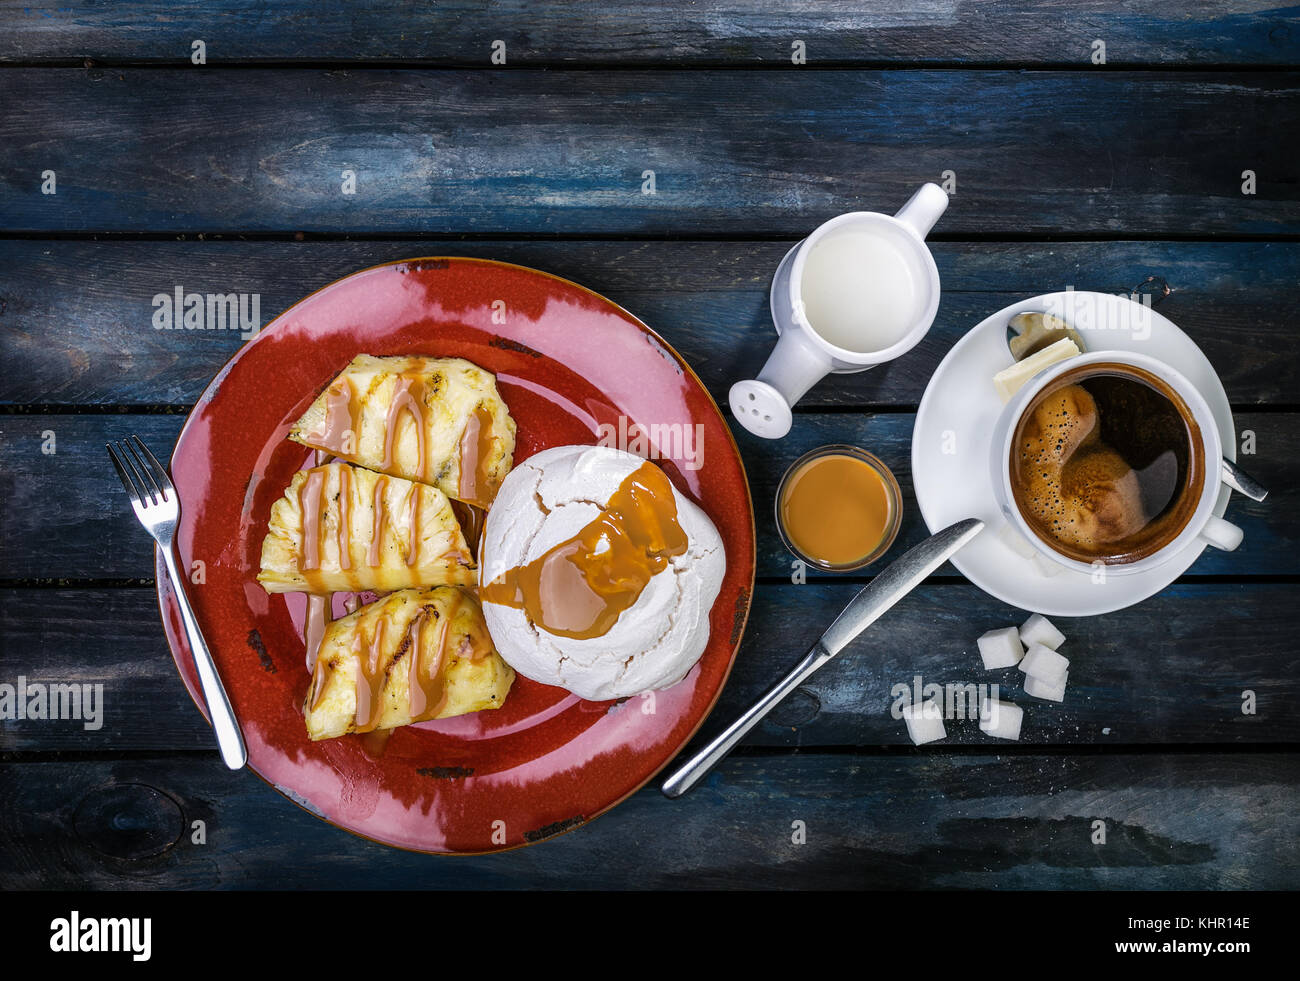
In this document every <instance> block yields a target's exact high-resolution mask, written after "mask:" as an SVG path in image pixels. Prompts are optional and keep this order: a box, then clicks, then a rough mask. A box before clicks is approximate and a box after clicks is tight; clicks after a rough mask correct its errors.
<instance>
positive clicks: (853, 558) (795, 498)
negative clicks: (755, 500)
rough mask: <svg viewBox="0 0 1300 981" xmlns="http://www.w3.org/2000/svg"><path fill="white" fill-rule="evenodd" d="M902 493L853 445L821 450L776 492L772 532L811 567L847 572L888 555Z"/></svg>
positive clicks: (876, 461) (793, 469)
mask: <svg viewBox="0 0 1300 981" xmlns="http://www.w3.org/2000/svg"><path fill="white" fill-rule="evenodd" d="M902 518H903V494H902V491H900V490H899V488H898V481H897V480H895V479H894V475H893V474H892V473H890V471H889V468H888V467H887V466H885V464H884V463H882V462H881V460H880V458H879V457H877V456H875V455H874V454H872V453H868V452H867V451H866V450H863V449H859V448H858V447H856V446H844V445H833V446H821V447H818V448H817V449H815V450H812V451H810V452H808V453H805V454H804V455H803V456H801V457H800V458H799V459H797V460H795V462H794V463H792V464H791V465H790V469H788V470H787V471H786V472H785V476H784V477H782V478H781V484H780V486H779V487H778V488H777V491H776V528H777V531H778V533H779V534H780V535H781V541H782V542H784V543H785V547H786V548H788V549H789V550H790V551H791V552H793V553H794V554H795V555H796V556H797V557H798V558H800V559H802V560H803V561H804V562H807V563H808V564H809V565H813V566H816V567H817V568H819V569H825V570H827V571H829V572H851V571H852V570H854V569H861V568H863V567H864V566H867V565H870V564H871V563H872V562H874V561H876V559H878V558H880V557H881V556H882V555H884V554H885V552H886V551H888V550H889V546H890V545H892V544H893V543H894V538H895V537H896V536H897V535H898V528H899V525H900V524H901V523H902Z"/></svg>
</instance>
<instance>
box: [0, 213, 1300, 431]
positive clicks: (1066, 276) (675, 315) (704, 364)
mask: <svg viewBox="0 0 1300 981" xmlns="http://www.w3.org/2000/svg"><path fill="white" fill-rule="evenodd" d="M953 207H954V208H956V207H959V205H958V204H954V205H953ZM801 230H804V229H801ZM790 244H791V243H790V242H789V241H780V242H756V241H736V242H672V243H668V242H613V243H611V242H519V241H499V242H497V241H494V242H465V241H455V240H436V241H418V242H328V243H325V242H274V241H271V242H238V241H222V242H211V241H203V242H199V241H185V242H140V241H107V242H85V241H62V240H43V241H42V240H34V241H27V240H10V241H0V362H3V363H6V364H22V365H23V370H22V371H21V372H10V373H7V374H6V375H5V377H3V378H2V379H0V402H3V403H8V404H15V403H16V404H43V405H50V404H54V405H73V404H94V405H102V404H110V405H159V404H168V405H177V406H188V405H191V404H192V403H193V402H194V401H195V400H196V399H197V398H198V396H199V393H200V392H202V390H203V388H204V387H205V386H206V385H207V383H208V381H209V380H210V379H211V378H212V376H213V375H214V374H216V372H217V371H218V370H219V369H220V367H221V366H222V364H224V363H225V361H226V359H227V358H229V357H230V356H231V355H232V354H233V353H234V352H235V350H236V349H237V348H238V347H239V345H240V344H241V343H242V341H241V339H240V336H239V333H238V332H236V331H232V330H224V331H222V330H211V331H188V332H186V331H160V330H155V329H154V328H153V326H152V325H151V318H152V316H153V313H154V307H153V305H152V300H153V297H154V296H156V295H157V294H159V293H165V294H167V295H169V296H170V295H171V294H172V293H173V292H174V290H175V289H176V287H177V286H181V287H183V288H184V289H185V290H186V291H193V292H200V293H249V294H252V295H255V296H257V297H258V310H259V313H260V317H261V322H262V323H269V322H270V321H271V319H272V318H274V317H275V316H276V315H277V314H279V313H280V312H282V311H283V310H285V309H287V308H288V307H289V306H291V305H292V304H293V303H295V302H297V301H298V300H299V299H301V298H302V297H303V296H305V295H307V294H308V293H310V292H312V291H313V290H315V289H318V288H320V287H321V286H324V285H326V284H327V283H329V282H331V281H333V280H334V279H337V278H339V277H341V276H345V275H347V274H348V273H350V272H353V271H355V270H357V269H361V268H365V267H367V266H370V265H375V264H377V263H380V262H386V261H393V260H397V259H401V258H410V257H412V256H416V255H469V256H477V257H482V258H497V259H502V260H506V261H510V262H516V263H519V264H522V265H528V266H533V267H535V268H539V269H543V270H546V271H547V272H552V273H555V274H556V275H560V276H564V277H566V278H569V279H573V280H574V281H576V282H580V283H583V284H584V285H586V286H589V287H591V288H592V289H595V290H597V291H598V292H601V293H604V294H605V295H607V296H609V297H610V299H612V300H614V301H615V302H618V303H620V304H622V305H623V306H625V307H626V308H627V309H629V310H631V311H632V312H633V313H634V314H636V315H637V316H638V317H640V318H641V319H642V320H644V321H645V322H646V323H648V324H649V325H650V326H651V327H653V328H654V329H655V330H657V331H659V333H661V334H662V335H663V336H664V337H665V338H666V339H667V340H668V341H669V343H671V344H672V345H673V346H674V347H676V348H677V350H678V351H679V352H680V353H681V354H682V356H683V357H684V358H685V359H686V360H687V362H688V363H690V364H691V365H692V367H694V369H695V370H696V372H697V373H699V375H700V376H701V378H702V379H703V381H704V383H705V384H706V385H707V386H708V388H709V390H710V391H711V392H712V393H713V395H714V398H716V399H717V400H718V401H719V403H720V404H725V401H726V393H727V389H728V388H729V387H730V386H731V384H732V383H733V382H735V381H736V380H738V379H739V378H742V377H752V375H753V374H755V373H757V372H758V370H759V369H760V368H761V367H762V364H763V361H764V360H765V359H766V357H767V354H768V352H769V351H770V350H771V346H772V344H773V343H774V342H775V333H774V331H773V329H772V325H771V317H770V314H769V309H768V297H767V292H768V287H769V284H770V279H771V276H772V273H773V271H774V270H775V268H776V265H777V263H778V262H779V261H780V259H781V256H782V255H784V253H785V251H786V250H787V249H788V248H789V247H790ZM933 250H934V253H935V257H936V261H937V263H938V266H939V273H940V277H941V280H942V282H943V288H944V294H943V298H942V300H941V302H940V306H939V313H938V317H937V319H936V321H935V323H934V326H933V327H932V328H931V330H930V333H929V335H928V336H927V337H926V338H925V339H924V340H923V341H922V342H921V344H920V345H919V346H918V347H917V348H916V349H914V350H912V351H910V352H908V354H907V355H906V356H904V357H903V358H900V359H899V360H897V361H895V362H893V363H891V364H890V365H888V366H887V367H884V368H878V369H875V370H873V371H868V372H863V373H861V374H856V375H836V376H831V377H829V378H827V379H825V380H824V381H822V382H821V383H820V384H818V385H817V386H816V387H814V388H813V390H812V391H811V392H810V393H809V394H808V396H807V397H806V398H805V399H804V401H803V402H802V403H800V404H801V406H802V407H807V408H817V407H825V406H836V407H844V406H855V407H856V406H915V405H916V404H917V403H918V402H919V401H920V398H921V394H922V392H924V390H925V386H926V384H927V382H928V381H929V378H930V375H931V374H932V372H933V371H934V368H935V366H936V365H937V364H938V363H939V361H940V359H941V358H942V357H943V356H944V355H945V354H946V353H947V352H948V350H949V348H950V347H951V346H952V344H953V343H954V342H955V341H956V340H957V339H958V338H959V337H961V336H962V335H963V334H964V333H965V332H966V331H967V330H969V329H970V328H971V327H972V326H974V325H975V324H977V323H979V322H980V321H981V320H983V319H984V318H985V317H987V316H988V315H989V314H991V313H993V312H995V311H996V310H998V309H999V308H1001V307H1003V306H1006V305H1007V304H1009V303H1012V302H1014V301H1016V300H1020V299H1023V298H1025V297H1026V296H1033V295H1035V294H1040V293H1049V292H1054V291H1057V290H1062V289H1065V288H1066V287H1068V286H1073V287H1075V288H1076V289H1080V290H1100V291H1102V292H1107V293H1122V292H1127V291H1129V290H1131V289H1132V288H1133V287H1134V286H1136V285H1137V284H1138V283H1140V282H1142V281H1143V280H1145V279H1146V278H1147V277H1148V276H1160V277H1162V278H1163V279H1165V280H1166V281H1167V282H1168V283H1169V285H1170V287H1171V289H1172V290H1173V292H1172V294H1171V295H1170V296H1169V298H1168V299H1166V300H1165V301H1164V302H1163V303H1161V304H1160V306H1159V309H1160V311H1161V312H1162V313H1164V314H1165V315H1166V316H1168V317H1169V318H1170V319H1172V320H1173V321H1174V322H1175V323H1177V324H1179V325H1180V326H1181V327H1182V328H1183V329H1184V330H1185V331H1187V333H1188V334H1189V335H1190V336H1191V337H1192V338H1193V339H1194V340H1195V341H1196V343H1197V344H1198V345H1200V347H1201V348H1202V350H1204V351H1205V352H1206V355H1207V357H1209V359H1210V361H1211V363H1212V364H1214V365H1215V367H1216V368H1217V369H1218V371H1219V373H1220V376H1221V378H1222V379H1223V383H1224V386H1225V388H1226V389H1227V391H1228V395H1229V398H1230V399H1231V400H1232V401H1233V403H1234V404H1237V405H1253V404H1266V403H1272V402H1283V403H1294V402H1295V393H1296V391H1297V390H1300V353H1297V351H1296V349H1295V345H1294V344H1293V343H1292V342H1291V338H1292V337H1293V336H1294V310H1293V302H1292V293H1293V290H1294V284H1295V283H1296V282H1298V281H1300V244H1295V243H1290V242H1259V243H1250V242H1073V243H1070V242H1052V243H1042V242H937V243H935V244H934V246H933Z"/></svg>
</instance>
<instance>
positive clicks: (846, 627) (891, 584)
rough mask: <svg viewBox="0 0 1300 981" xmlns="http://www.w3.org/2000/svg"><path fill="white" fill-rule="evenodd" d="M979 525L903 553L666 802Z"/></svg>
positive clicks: (685, 773)
mask: <svg viewBox="0 0 1300 981" xmlns="http://www.w3.org/2000/svg"><path fill="white" fill-rule="evenodd" d="M983 528H984V522H983V521H980V520H979V519H978V518H967V519H965V520H964V521H958V522H957V523H956V524H955V525H950V526H948V527H947V528H945V529H943V530H942V531H940V532H937V533H935V534H934V535H931V536H930V537H929V538H927V539H926V540H925V541H923V542H921V544H919V545H916V546H914V547H913V548H910V549H908V550H907V551H906V552H904V553H903V554H902V555H901V556H900V557H899V558H898V559H897V560H895V561H894V562H893V563H891V564H890V565H889V566H888V567H887V568H886V569H885V570H884V571H883V572H881V573H880V574H879V575H878V576H876V577H875V578H874V579H872V580H871V582H870V583H868V584H867V585H866V586H864V587H863V588H862V591H861V592H859V593H858V595H857V596H855V597H853V599H851V600H849V605H848V606H846V607H845V608H844V611H843V612H842V613H841V614H840V615H839V616H838V617H836V618H835V622H834V623H832V624H831V625H830V626H829V627H828V628H827V629H826V632H825V633H824V634H822V636H821V640H819V641H817V643H816V644H814V645H813V647H812V650H810V651H809V652H808V653H807V655H806V656H805V657H804V659H803V660H802V661H800V662H799V663H798V664H797V665H795V667H794V669H793V670H792V671H791V672H790V673H789V674H788V675H786V676H785V677H784V678H782V679H781V680H780V681H778V682H777V683H776V684H775V685H774V686H772V688H771V689H770V690H769V691H768V692H767V694H765V695H764V696H763V697H762V698H760V699H759V700H758V701H757V702H755V703H754V704H753V705H752V706H751V707H750V709H749V711H747V712H746V713H745V714H744V715H742V716H741V717H740V718H738V719H737V720H736V721H735V722H733V723H732V724H731V725H729V726H727V728H726V729H724V730H723V731H722V732H720V733H718V735H717V736H715V737H714V738H713V740H712V741H711V742H710V743H709V744H708V745H707V746H705V747H704V748H703V749H701V750H700V751H699V752H698V753H696V754H695V755H694V756H692V757H691V758H690V759H689V760H687V761H686V762H685V763H683V764H682V765H681V767H680V768H678V769H677V771H676V772H675V773H673V774H672V776H670V777H669V778H668V779H667V780H665V781H664V784H663V788H662V789H663V792H664V794H665V795H666V796H668V797H680V796H681V795H682V794H684V793H686V791H688V790H690V789H691V788H692V787H694V786H695V785H696V784H697V783H699V781H700V780H701V779H702V778H703V777H704V775H705V774H706V773H708V772H709V771H710V770H711V769H713V767H714V766H715V765H716V764H717V763H718V762H719V761H720V760H721V759H722V758H723V757H724V756H726V755H727V754H728V753H730V752H731V750H732V749H733V748H735V745H736V743H738V742H740V740H741V739H743V738H744V737H745V734H746V733H747V732H749V730H750V729H752V728H754V726H755V725H757V724H758V722H759V720H761V719H762V718H763V717H764V716H765V715H767V713H768V712H770V711H772V709H773V708H774V707H775V706H776V704H777V703H778V702H779V701H781V699H783V698H785V696H786V695H788V694H790V692H792V691H794V690H795V689H796V688H798V687H799V686H800V685H801V684H803V683H804V682H805V681H806V680H808V677H809V676H810V675H811V674H813V672H815V671H816V670H817V669H818V668H820V667H821V666H822V665H823V664H825V663H826V662H827V661H829V660H830V659H831V658H833V657H835V655H837V654H839V653H840V652H841V651H842V650H844V648H846V647H847V646H848V645H849V644H850V643H851V642H852V641H853V639H854V638H855V637H857V636H858V634H860V633H862V631H864V630H866V629H867V627H869V626H871V624H873V623H875V622H876V621H877V620H878V619H880V617H881V615H882V614H883V613H884V612H885V611H886V610H888V609H889V608H890V607H891V606H893V605H894V604H895V603H897V602H898V601H899V600H901V599H902V598H903V597H904V596H906V595H907V594H908V593H910V592H911V591H912V590H913V589H915V588H916V586H917V585H918V584H920V582H921V581H922V580H923V579H925V577H926V576H928V575H929V574H930V573H932V572H933V571H934V570H935V569H937V568H939V566H941V565H943V563H944V562H946V561H947V560H948V558H949V557H950V556H952V555H953V553H955V552H956V551H957V550H958V549H960V548H961V547H962V546H963V545H965V544H966V543H967V542H969V541H970V540H971V539H972V538H974V537H975V536H976V535H978V534H979V533H980V532H981V531H982V530H983Z"/></svg>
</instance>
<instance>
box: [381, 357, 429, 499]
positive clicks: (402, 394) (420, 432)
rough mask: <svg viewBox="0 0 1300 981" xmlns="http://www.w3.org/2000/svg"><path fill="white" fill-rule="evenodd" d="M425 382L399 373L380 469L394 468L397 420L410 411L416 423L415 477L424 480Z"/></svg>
mask: <svg viewBox="0 0 1300 981" xmlns="http://www.w3.org/2000/svg"><path fill="white" fill-rule="evenodd" d="M423 405H424V384H423V383H422V382H421V381H420V380H419V379H418V378H411V377H410V376H408V375H398V376H397V382H396V385H395V387H394V389H393V400H392V402H390V403H389V405H388V418H387V420H386V421H385V423H384V462H383V463H382V464H380V467H379V469H380V470H384V471H390V470H392V468H393V444H394V441H395V439H396V436H397V421H398V420H399V419H400V418H401V417H402V413H403V412H409V413H410V415H411V422H412V423H414V425H415V445H416V458H415V479H416V480H424V469H425V463H426V460H425V452H424V412H423V411H422V407H423Z"/></svg>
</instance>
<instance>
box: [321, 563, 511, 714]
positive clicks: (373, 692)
mask: <svg viewBox="0 0 1300 981" xmlns="http://www.w3.org/2000/svg"><path fill="white" fill-rule="evenodd" d="M312 599H313V600H320V601H321V602H322V603H324V602H325V598H324V597H312ZM467 603H469V604H475V605H477V600H476V599H475V598H474V596H473V595H472V594H471V593H469V592H467V591H466V590H464V589H460V588H456V589H455V591H454V598H452V599H451V600H450V601H449V602H447V603H446V604H444V605H443V607H442V609H441V612H440V611H439V608H438V607H439V604H437V603H433V602H429V603H425V604H424V605H423V606H422V607H421V608H420V609H419V610H417V611H416V614H415V616H414V617H413V618H412V619H411V621H410V623H408V624H407V627H406V630H405V631H404V633H403V637H402V640H401V643H400V644H399V645H398V647H397V649H396V650H395V651H394V652H393V653H392V656H391V657H386V656H385V652H384V634H385V628H386V627H387V626H388V625H390V623H391V621H390V620H389V619H388V617H387V616H386V615H385V616H378V617H375V618H373V619H374V633H373V634H372V635H371V636H370V641H369V643H368V644H366V643H365V642H364V641H363V636H362V631H361V630H360V629H358V630H356V632H355V633H354V635H353V638H352V655H353V657H355V658H356V669H355V687H356V711H355V713H354V717H353V731H354V732H356V733H361V734H364V733H369V732H371V731H375V727H376V725H377V724H378V722H379V720H380V718H381V717H382V715H383V711H384V693H385V691H386V690H387V687H388V685H390V684H391V683H392V680H393V676H392V669H393V668H394V667H395V666H396V664H397V662H398V661H399V660H400V659H401V658H403V657H406V658H409V659H410V660H409V662H408V663H407V667H406V671H407V706H408V708H409V710H410V717H411V719H412V720H413V721H420V720H422V719H432V718H436V717H437V716H438V715H439V714H440V713H441V712H442V711H443V709H444V707H445V706H446V703H447V691H446V682H447V668H448V666H449V664H450V663H451V659H452V658H453V657H463V658H468V659H469V660H472V661H477V660H480V659H482V658H484V657H488V656H489V655H491V654H492V652H493V650H494V648H493V646H492V638H491V637H490V636H489V635H488V632H487V628H486V625H484V624H483V620H482V613H481V611H477V610H476V611H475V612H476V613H477V614H478V615H477V616H470V617H462V618H461V620H462V624H463V626H462V628H461V629H459V630H457V627H456V619H457V616H458V614H459V613H460V612H461V610H462V609H463V607H464V606H465V605H466V604H467ZM322 608H323V609H324V607H322ZM387 612H388V611H387V610H386V611H385V613H387ZM430 612H432V614H433V616H434V617H435V618H436V619H437V620H438V629H437V634H436V640H435V641H434V643H433V644H432V645H428V644H426V643H424V641H425V640H426V639H428V635H429V631H428V630H427V629H426V624H427V622H428V618H429V615H430ZM363 616H364V614H363ZM323 622H324V621H322V630H323ZM476 627H477V629H475V628H476ZM453 632H456V633H458V634H459V635H460V636H459V641H458V642H457V643H456V645H455V649H454V650H453V649H452V645H451V638H452V636H453ZM317 645H318V646H319V639H318V640H317ZM330 671H331V667H330V665H329V664H327V663H326V662H325V661H321V660H319V659H317V660H316V662H315V664H314V665H313V667H312V684H311V689H310V693H309V695H308V708H309V710H314V709H315V708H316V706H317V704H318V703H319V701H320V699H321V696H322V694H323V693H324V691H325V689H326V687H327V685H326V682H327V681H328V679H329V674H330Z"/></svg>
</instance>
